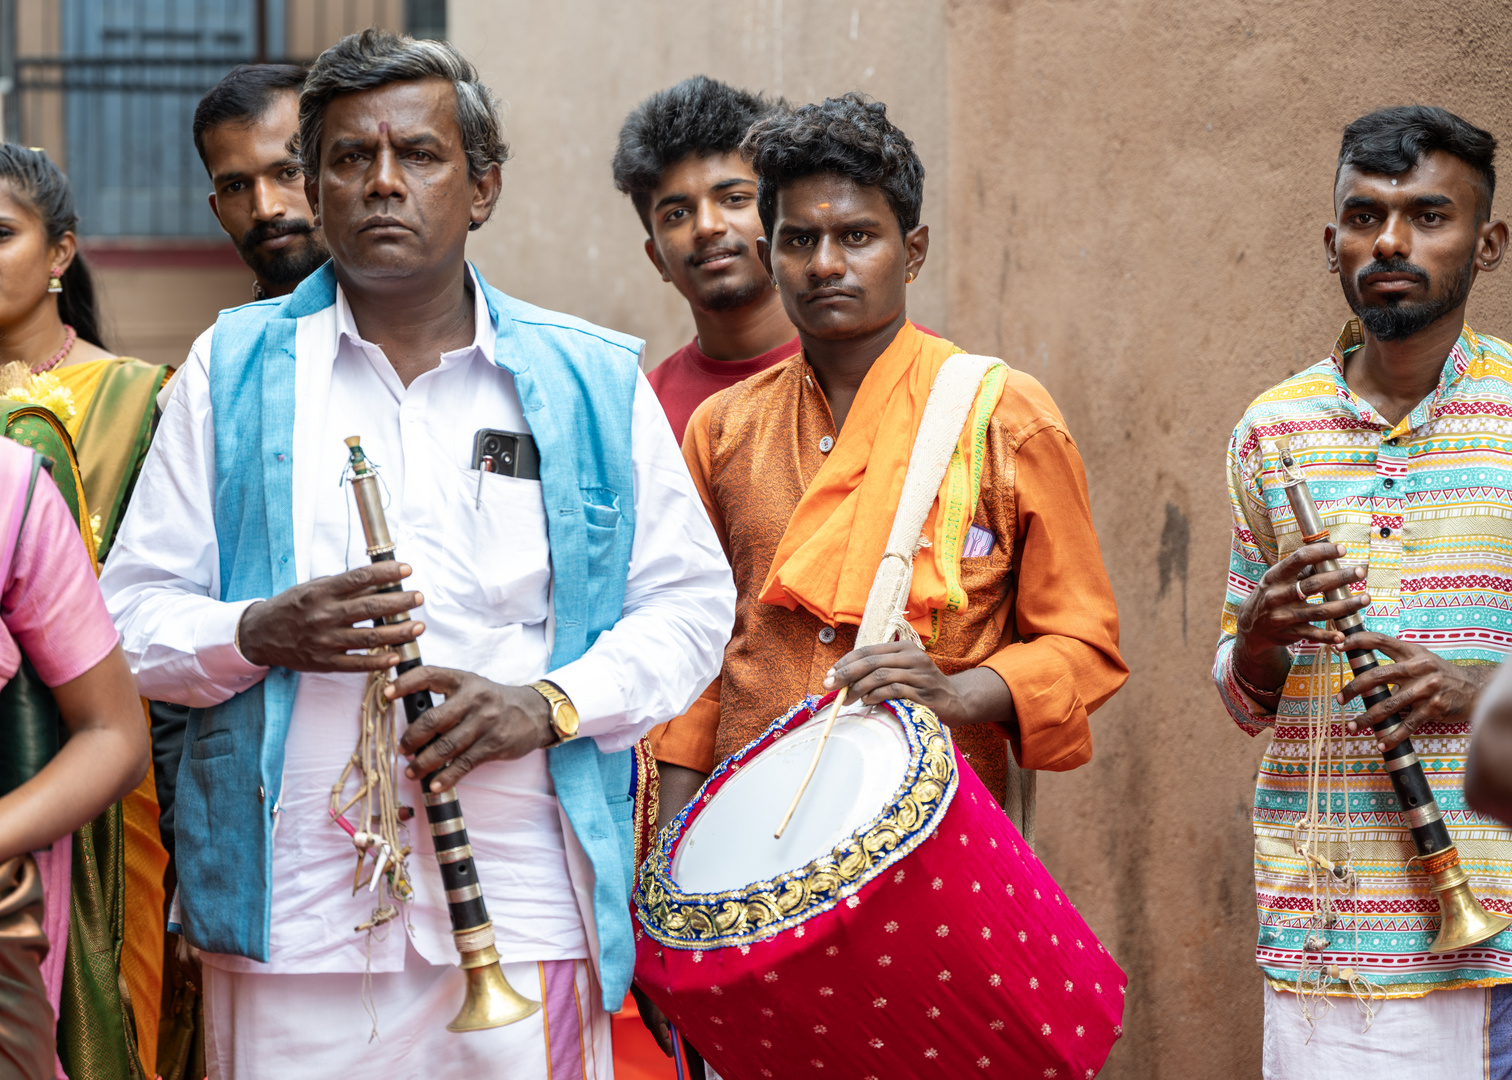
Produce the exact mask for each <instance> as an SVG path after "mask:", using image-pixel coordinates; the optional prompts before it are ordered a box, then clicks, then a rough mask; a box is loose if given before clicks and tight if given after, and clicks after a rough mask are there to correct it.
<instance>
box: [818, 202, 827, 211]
mask: <svg viewBox="0 0 1512 1080" xmlns="http://www.w3.org/2000/svg"><path fill="white" fill-rule="evenodd" d="M819 209H821V210H828V209H829V203H827V202H822V203H820V204H819Z"/></svg>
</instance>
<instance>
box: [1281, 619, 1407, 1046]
mask: <svg viewBox="0 0 1512 1080" xmlns="http://www.w3.org/2000/svg"><path fill="white" fill-rule="evenodd" d="M1350 674H1351V672H1350V668H1349V664H1348V662H1347V660H1346V659H1345V656H1344V653H1343V652H1342V651H1340V650H1338V649H1335V648H1334V647H1333V646H1331V645H1324V646H1322V647H1321V648H1319V649H1318V650H1317V651H1316V652H1314V653H1313V663H1312V665H1311V667H1310V669H1309V671H1308V675H1307V682H1308V695H1307V697H1308V701H1307V751H1308V755H1307V812H1306V814H1304V815H1303V817H1302V820H1301V821H1300V822H1298V823H1297V826H1296V828H1295V829H1294V830H1293V832H1292V845H1293V848H1294V850H1295V851H1296V852H1297V854H1298V855H1300V856H1301V857H1302V859H1303V861H1304V862H1305V863H1306V865H1307V880H1308V889H1309V892H1310V893H1311V900H1312V906H1311V912H1310V914H1309V916H1308V918H1307V920H1306V923H1305V934H1304V938H1303V946H1302V961H1301V964H1300V965H1299V967H1298V970H1297V1004H1298V1007H1299V1008H1300V1009H1301V1012H1302V1018H1303V1019H1304V1020H1305V1021H1307V1026H1308V1029H1309V1034H1308V1041H1309V1042H1311V1041H1312V1033H1313V1032H1315V1031H1316V1030H1317V1022H1318V1021H1319V1020H1321V1019H1323V1017H1324V1016H1326V1015H1328V1013H1329V1012H1330V1011H1331V1010H1332V1008H1333V1002H1332V1000H1331V998H1332V997H1334V996H1348V997H1350V998H1352V999H1353V1000H1354V1002H1355V1006H1356V1008H1358V1009H1359V1011H1360V1014H1361V1016H1362V1017H1363V1018H1364V1021H1365V1027H1364V1031H1369V1030H1370V1027H1371V1024H1373V1023H1374V1022H1375V1014H1376V1010H1377V1009H1378V1008H1379V1006H1378V1004H1377V998H1380V999H1381V1000H1384V999H1385V996H1386V994H1385V991H1384V990H1383V989H1382V988H1381V987H1380V986H1379V985H1378V984H1376V983H1375V982H1373V981H1372V980H1371V979H1370V977H1369V976H1368V975H1366V974H1364V973H1363V972H1362V971H1361V970H1360V967H1359V965H1360V963H1361V960H1362V957H1361V955H1360V919H1359V876H1358V875H1357V873H1356V872H1355V866H1354V859H1355V848H1354V815H1353V813H1352V811H1351V810H1350V806H1349V797H1350V790H1349V789H1350V783H1349V774H1348V771H1347V769H1346V768H1345V762H1344V759H1345V757H1346V753H1345V744H1344V740H1345V732H1344V726H1343V721H1344V715H1343V707H1342V706H1340V705H1339V704H1338V698H1337V694H1338V692H1339V691H1340V690H1341V689H1342V688H1343V686H1344V683H1345V682H1346V681H1347V680H1348V678H1349V676H1350ZM1340 814H1342V816H1343V824H1342V825H1340V824H1339V820H1338V818H1339V815H1340ZM1341 844H1342V848H1343V850H1342V851H1340V850H1339V846H1340V845H1341ZM1341 909H1343V911H1345V912H1347V913H1348V917H1349V921H1350V926H1349V927H1348V930H1347V931H1345V930H1344V929H1343V928H1339V929H1338V930H1337V931H1336V927H1338V924H1339V921H1340V915H1341ZM1336 932H1337V933H1339V936H1340V937H1342V936H1343V933H1345V932H1348V933H1349V934H1350V935H1351V943H1352V946H1353V947H1352V949H1351V951H1350V953H1349V954H1348V960H1349V963H1348V964H1344V965H1341V964H1339V963H1337V962H1331V963H1326V962H1325V960H1324V956H1325V952H1326V951H1328V950H1329V947H1330V946H1331V945H1332V944H1333V941H1334V935H1335V933H1336ZM1333 951H1334V952H1335V954H1336V955H1337V952H1338V950H1333ZM1340 983H1342V984H1343V985H1344V987H1347V990H1342V989H1341V988H1340V987H1339V985H1338V984H1340Z"/></svg>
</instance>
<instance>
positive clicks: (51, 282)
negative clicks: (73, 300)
mask: <svg viewBox="0 0 1512 1080" xmlns="http://www.w3.org/2000/svg"><path fill="white" fill-rule="evenodd" d="M51 275H52V276H51V277H49V278H48V279H47V291H48V292H50V293H60V292H62V291H63V271H62V270H60V269H59V268H58V267H56V266H55V267H53V268H52V271H51Z"/></svg>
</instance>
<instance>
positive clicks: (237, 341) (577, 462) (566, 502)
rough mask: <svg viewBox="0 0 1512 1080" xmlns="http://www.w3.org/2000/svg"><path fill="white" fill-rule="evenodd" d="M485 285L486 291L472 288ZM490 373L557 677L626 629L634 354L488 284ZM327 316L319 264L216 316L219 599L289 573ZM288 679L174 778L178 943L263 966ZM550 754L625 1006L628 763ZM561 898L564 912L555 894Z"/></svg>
mask: <svg viewBox="0 0 1512 1080" xmlns="http://www.w3.org/2000/svg"><path fill="white" fill-rule="evenodd" d="M478 280H479V282H480V283H481V282H482V277H481V275H480V276H479V279H478ZM482 293H483V296H484V298H485V300H486V302H487V304H488V310H489V312H490V314H492V315H493V318H494V322H495V324H496V325H497V326H498V341H497V344H496V346H495V351H494V363H496V364H498V365H499V366H500V367H502V368H505V369H507V370H508V371H510V372H511V373H512V374H513V375H514V379H515V386H516V389H517V390H518V392H519V396H520V405H521V407H522V408H523V410H524V413H525V420H526V422H527V423H528V424H529V426H530V431H531V434H532V435H533V436H534V437H535V440H536V445H537V447H538V448H539V450H540V455H541V488H542V492H543V495H544V497H545V503H546V512H547V516H548V527H547V528H548V536H549V539H550V543H551V562H552V580H553V589H552V602H553V611H554V615H555V622H556V637H555V641H554V644H553V648H552V653H551V667H552V669H556V668H559V667H561V666H563V665H564V664H568V663H570V662H571V661H573V660H576V659H577V658H578V657H579V656H581V655H582V654H583V653H584V652H586V651H587V649H588V648H589V646H591V645H592V644H593V642H594V640H595V639H596V638H597V637H598V635H599V634H600V633H602V632H603V631H604V630H607V629H609V628H610V627H612V626H613V625H614V624H615V623H616V622H618V621H619V617H620V613H621V609H622V608H623V605H624V596H625V579H626V576H627V575H628V573H629V567H630V548H631V543H632V541H633V539H634V537H635V489H634V483H633V479H632V470H631V463H630V457H631V438H630V435H631V408H632V404H633V401H634V397H635V386H636V374H637V370H638V359H639V356H640V351H641V342H640V341H639V340H637V339H635V338H631V337H627V336H625V335H623V334H616V333H614V332H612V331H609V330H603V329H600V328H599V327H596V326H592V325H590V324H588V323H586V322H582V321H581V320H578V319H574V318H572V317H570V316H566V315H559V314H557V313H555V312H550V311H545V310H542V309H540V308H537V307H532V306H531V305H529V304H525V303H522V302H521V301H518V300H514V299H512V298H510V297H508V296H505V295H504V294H503V293H501V292H499V291H498V290H497V289H494V288H491V287H490V286H489V285H487V284H486V283H483V285H482ZM335 302H336V276H335V272H334V270H333V268H332V265H331V264H330V263H326V265H325V266H323V267H322V268H321V269H320V270H318V271H317V272H316V273H315V274H313V275H311V276H310V277H309V278H308V279H306V280H305V282H304V283H303V284H302V285H300V287H299V288H298V289H297V290H295V292H294V293H293V294H292V295H290V296H287V297H284V298H282V299H280V300H264V301H261V302H259V303H255V304H248V305H246V306H244V307H239V308H233V309H231V310H229V311H224V312H222V313H221V315H220V317H219V318H218V319H217V320H216V323H215V335H214V338H213V344H212V348H211V356H210V402H211V407H212V410H213V416H214V427H215V532H216V539H217V542H218V543H219V546H220V589H221V592H220V599H222V600H225V601H236V600H246V599H252V598H259V597H270V596H276V595H277V594H278V593H281V592H283V591H284V590H285V589H288V588H290V587H292V586H293V585H295V584H297V582H296V581H295V575H294V530H293V483H292V481H293V475H294V470H295V468H296V467H298V463H297V462H295V460H294V456H293V451H292V445H293V429H294V367H295V363H296V361H295V356H294V336H295V326H296V320H297V319H299V318H301V317H303V316H306V315H311V314H314V313H315V312H317V311H320V310H322V309H324V308H327V307H329V306H331V305H332V304H334V303H335ZM298 681H299V676H298V674H297V673H296V672H293V671H289V670H287V669H284V668H273V669H271V670H270V671H269V672H268V675H267V678H266V679H264V680H263V681H262V682H261V683H259V684H258V685H256V686H254V687H252V688H251V689H250V690H247V691H245V692H243V693H240V694H237V695H236V696H235V697H233V698H231V699H230V700H229V701H226V702H225V703H223V704H221V705H218V706H216V707H215V708H213V709H205V710H195V711H194V712H193V713H192V714H191V716H190V719H189V726H188V731H187V733H186V736H185V744H186V746H187V748H188V753H186V754H185V755H184V757H183V760H182V762H181V763H180V766H179V779H178V803H177V810H176V813H177V822H176V829H175V832H176V834H177V837H178V851H177V858H178V862H179V882H180V885H179V906H180V911H181V915H182V925H183V927H184V931H185V934H186V936H187V937H188V939H189V941H190V942H191V943H192V944H194V945H196V946H198V947H199V948H201V949H207V950H210V951H212V952H218V953H230V954H234V955H239V956H248V957H251V958H253V959H255V960H262V961H266V960H267V959H268V939H269V930H270V926H269V923H270V918H271V911H272V871H273V843H272V839H273V807H274V806H275V805H276V804H277V802H278V794H279V788H280V785H281V780H282V776H283V761H284V739H285V737H286V736H287V734H288V730H289V720H290V717H291V715H292V712H293V707H294V691H295V688H296V686H297V685H298ZM547 754H548V764H549V767H550V770H551V777H552V780H553V781H554V782H555V785H556V792H557V798H558V799H559V800H560V802H561V805H562V809H563V810H564V811H565V813H566V815H567V819H568V821H569V822H571V824H572V830H573V833H574V834H575V835H576V837H577V839H578V842H579V843H580V844H581V845H582V847H583V849H584V851H585V852H586V853H587V855H588V858H589V859H590V860H591V861H592V864H593V871H594V886H593V907H594V914H595V921H596V923H597V931H598V941H599V979H600V982H601V984H602V987H603V1000H604V1008H605V1009H607V1010H610V1011H613V1010H615V1009H618V1008H619V1006H620V1003H621V1002H622V1001H623V1000H624V997H625V994H626V992H627V991H628V990H629V986H630V975H631V970H632V969H633V967H634V964H635V943H634V938H633V936H632V933H631V927H630V916H629V893H630V887H631V879H632V876H633V874H634V869H635V868H634V865H633V849H632V843H633V840H632V823H631V812H632V805H631V794H630V788H631V783H632V769H633V766H632V762H631V751H629V750H626V751H622V752H620V753H615V754H605V753H602V752H600V750H599V749H598V746H597V745H596V744H595V743H594V741H593V740H592V739H579V740H575V741H573V742H570V743H567V744H565V745H562V746H557V747H553V748H552V749H550V750H549V751H547ZM563 902H564V903H567V902H570V898H569V897H563Z"/></svg>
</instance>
